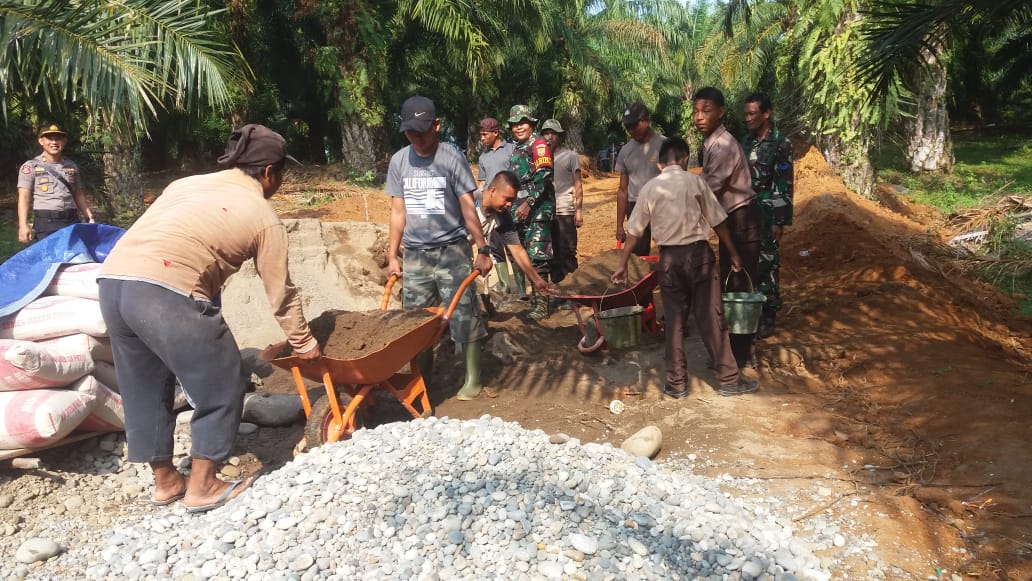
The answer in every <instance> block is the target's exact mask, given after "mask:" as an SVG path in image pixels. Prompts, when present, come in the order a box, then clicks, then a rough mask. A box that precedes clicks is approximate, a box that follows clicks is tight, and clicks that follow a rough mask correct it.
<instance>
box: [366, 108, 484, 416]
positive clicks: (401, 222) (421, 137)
mask: <svg viewBox="0 0 1032 581" xmlns="http://www.w3.org/2000/svg"><path fill="white" fill-rule="evenodd" d="M440 128H441V120H440V119H438V118H437V109H436V108H435V107H434V103H433V101H431V100H430V99H427V98H426V97H421V96H418V95H417V96H414V97H409V98H408V99H406V100H405V102H404V103H403V104H402V106H401V131H402V132H404V133H405V138H406V139H408V141H409V144H410V145H409V146H408V147H405V148H404V149H402V150H400V151H398V152H397V153H395V154H394V156H392V157H391V163H390V166H389V167H388V170H387V184H386V190H387V194H388V195H390V196H391V217H390V226H389V228H388V231H389V234H390V242H389V245H388V248H387V268H388V269H389V270H390V274H394V275H397V276H399V277H400V276H402V274H403V273H404V278H403V285H402V304H403V305H404V307H405V308H406V309H411V308H422V307H436V306H438V305H440V304H442V303H444V304H448V303H450V302H451V300H452V296H453V295H454V294H455V292H456V291H457V290H458V287H459V285H460V284H462V281H463V280H465V278H466V277H467V276H469V274H470V273H471V272H472V267H475V268H477V269H479V270H480V273H481V274H487V273H488V272H490V271H491V266H492V262H491V249H490V247H488V245H487V242H486V241H485V240H484V233H483V231H482V230H481V228H480V219H479V217H478V216H477V209H476V206H475V203H474V200H473V192H474V191H475V190H476V189H477V183H476V181H475V180H474V179H473V172H471V171H470V169H469V163H468V162H467V161H466V158H465V157H464V156H463V155H462V154H461V153H460V152H459V150H458V149H456V148H455V147H453V146H451V145H449V144H447V143H441V142H440V141H439V140H438V138H437V132H438V130H440ZM467 233H468V234H469V235H472V236H473V242H474V243H475V244H476V245H477V249H478V250H479V254H478V255H477V258H476V261H475V262H474V263H473V264H472V265H471V264H470V256H471V255H472V252H473V249H472V248H471V247H470V245H469V240H468V239H467V238H466V236H467ZM402 247H404V249H405V252H404V255H403V256H402V257H401V259H400V260H399V257H398V252H399V250H400V249H401V248H402ZM449 325H450V327H451V336H452V339H453V340H454V341H455V342H456V343H458V344H459V345H460V346H461V347H462V354H463V358H464V359H465V362H466V381H465V383H464V384H463V385H462V388H461V389H460V390H459V393H458V399H460V400H470V399H475V398H477V397H479V396H480V394H481V392H482V386H481V384H480V355H481V353H480V352H481V343H482V342H483V340H484V338H485V337H487V326H486V325H485V324H484V319H483V317H482V316H481V314H480V306H479V305H478V304H477V297H476V293H475V291H474V290H473V289H472V288H467V289H466V292H465V293H464V295H463V297H462V299H460V302H459V305H458V307H456V309H455V313H454V314H453V315H452V318H451V320H450V321H449ZM433 357H434V353H433V349H428V350H427V351H426V352H424V353H423V354H421V355H420V356H419V358H418V359H417V365H419V371H420V373H422V375H423V377H426V378H429V377H430V376H431V372H432V370H433Z"/></svg>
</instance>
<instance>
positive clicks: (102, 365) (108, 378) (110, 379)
mask: <svg viewBox="0 0 1032 581" xmlns="http://www.w3.org/2000/svg"><path fill="white" fill-rule="evenodd" d="M93 377H96V378H97V381H99V382H101V383H103V384H104V385H105V386H107V388H108V389H110V390H111V391H115V392H119V393H121V391H122V390H121V389H119V388H118V377H117V376H116V375H115V366H114V364H112V363H108V362H107V361H95V362H94V363H93Z"/></svg>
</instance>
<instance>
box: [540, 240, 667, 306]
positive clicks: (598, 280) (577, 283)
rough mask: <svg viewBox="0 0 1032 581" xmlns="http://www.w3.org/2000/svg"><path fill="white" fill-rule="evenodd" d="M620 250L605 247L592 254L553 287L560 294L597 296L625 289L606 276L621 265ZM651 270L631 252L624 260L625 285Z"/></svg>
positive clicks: (621, 252)
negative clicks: (625, 267) (603, 250)
mask: <svg viewBox="0 0 1032 581" xmlns="http://www.w3.org/2000/svg"><path fill="white" fill-rule="evenodd" d="M622 254H623V250H617V249H614V250H607V251H605V252H602V253H600V254H596V255H595V256H593V257H591V258H590V259H589V260H588V261H587V262H585V263H583V264H581V265H580V266H578V267H577V270H576V271H574V273H573V274H571V275H569V276H567V277H566V278H564V279H563V281H562V282H560V283H559V284H558V285H557V286H556V292H557V293H558V294H559V295H561V296H568V297H573V296H585V297H599V296H603V295H611V294H614V293H617V292H620V291H622V290H624V289H625V288H627V287H626V286H622V285H615V284H613V282H612V281H611V280H609V277H610V276H612V275H613V271H614V270H616V268H617V267H618V266H619V265H620V256H621V255H622ZM650 270H651V268H650V265H649V263H648V262H645V261H644V260H642V259H640V258H638V257H637V256H634V255H631V257H630V259H628V260H627V285H628V286H633V285H634V284H635V283H636V282H638V281H639V280H641V279H642V278H644V277H645V275H647V274H648V273H649V271H650Z"/></svg>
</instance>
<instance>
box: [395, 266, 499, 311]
mask: <svg viewBox="0 0 1032 581" xmlns="http://www.w3.org/2000/svg"><path fill="white" fill-rule="evenodd" d="M481 274H482V273H481V272H480V269H479V268H474V269H473V272H471V273H469V276H467V277H466V278H465V279H464V280H463V281H462V283H461V284H460V285H459V288H458V289H457V290H456V291H455V296H453V297H452V301H451V304H449V305H448V309H447V310H445V312H444V321H447V320H448V319H450V318H451V316H452V313H453V312H455V308H456V307H458V306H459V301H460V300H462V295H463V294H464V293H465V292H466V289H467V288H468V287H469V285H471V284H473V281H475V280H476V279H477V277H478V276H480V275H481ZM396 282H398V275H396V274H392V275H391V276H390V278H388V279H387V284H386V285H384V287H383V300H381V301H380V310H381V311H386V310H387V305H389V304H390V302H391V289H393V288H394V283H396Z"/></svg>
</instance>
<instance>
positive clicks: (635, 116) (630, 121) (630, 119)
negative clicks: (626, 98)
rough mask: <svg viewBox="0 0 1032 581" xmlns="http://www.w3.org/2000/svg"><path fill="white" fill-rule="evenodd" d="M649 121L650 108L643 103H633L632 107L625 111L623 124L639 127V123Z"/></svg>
mask: <svg viewBox="0 0 1032 581" xmlns="http://www.w3.org/2000/svg"><path fill="white" fill-rule="evenodd" d="M648 120H649V108H648V107H646V106H645V104H644V103H642V102H641V101H635V102H634V103H631V106H630V107H628V108H627V109H625V110H624V113H623V124H624V125H637V124H638V122H639V121H648Z"/></svg>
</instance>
